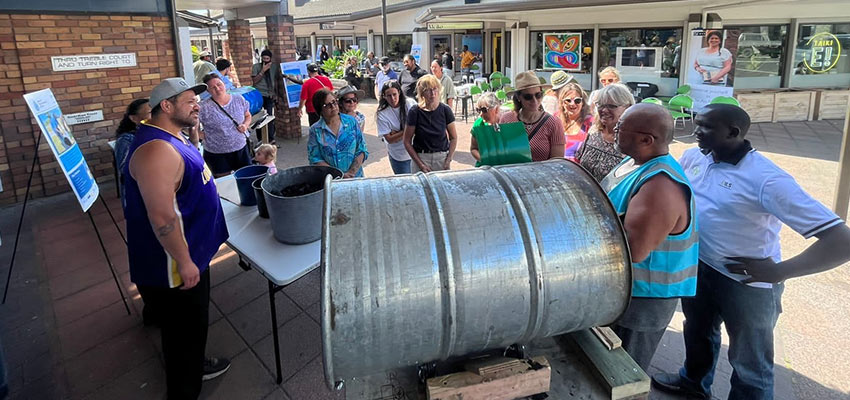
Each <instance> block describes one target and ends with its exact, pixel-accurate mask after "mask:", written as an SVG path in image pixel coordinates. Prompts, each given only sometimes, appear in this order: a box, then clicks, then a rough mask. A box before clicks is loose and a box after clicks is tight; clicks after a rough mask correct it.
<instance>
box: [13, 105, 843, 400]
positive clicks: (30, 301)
mask: <svg viewBox="0 0 850 400" xmlns="http://www.w3.org/2000/svg"><path fill="white" fill-rule="evenodd" d="M361 108H362V111H364V113H365V114H366V115H367V116H371V115H374V109H375V104H374V101H372V102H368V101H367V102H365V103H364V104H363V105H362V106H361ZM371 119H372V118H370V120H371ZM471 122H472V119H470V121H469V123H461V124H459V125H460V126H459V127H458V133H459V135H460V137H461V140H460V142H461V143H460V145H459V146H458V154H457V157H456V160H457V161H456V162H455V163H454V164H453V168H457V169H460V168H469V167H471V165H472V157H471V156H470V155H469V153H468V151H467V150H466V149H468V132H469V127H470V126H471ZM842 126H843V125H842V122H841V121H816V122H806V123H783V124H758V125H755V126H754V127H753V130H752V133H751V135H750V139H751V140H752V141H753V142H754V143H755V144H756V146H757V147H759V148H760V149H762V150H765V151H767V152H770V153H772V154H776V157H780V158H781V157H782V156H784V155H787V156H792V157H795V158H799V159H803V160H804V161H807V160H809V159H812V160H820V161H824V162H829V163H831V164H830V165H834V162H835V161H836V160H837V158H838V154H837V152H838V146H839V144H840V129H841V128H842ZM366 131H367V132H372V133H370V134H368V135H367V142H368V146H369V149H370V157H369V160H368V161H367V163H366V167H365V172H366V175H367V176H379V175H389V174H391V171H390V167H389V163H388V161H386V160H385V158H386V149H385V148H384V146H383V144H382V143H381V142H380V141H379V140H378V139H377V137H376V136H375V135H374V132H375V129H374V121H373V120H372V121H370V122H369V123H368V124H367V129H366ZM683 132H684V131H682V132H677V134H684V133H683ZM280 143H281V148H280V151H279V158H278V165H279V168H285V167H288V166H294V165H303V164H305V163H306V156H305V153H306V152H305V146H306V138H303V139H302V140H286V141H281V142H280ZM692 143H693V140H692V138H681V139H680V140H679V141H678V142H677V143H676V144H675V145H674V146H673V149H672V152H673V153H674V155H679V154H681V151H683V149H685V148H687V147H690V146H692V145H693V144H692ZM771 157H773V155H771ZM833 169H834V168H833ZM806 173H807V174H810V172H809V171H806ZM832 174H833V176H834V172H833V173H832ZM807 176H808V175H807ZM799 178H800V177H798V179H799ZM101 193H102V194H103V195H104V198H105V199H106V200H107V203H108V205H109V207H110V209H111V210H112V211H113V213H114V214H115V216H116V217H117V218H118V223H119V225H121V226H122V227H123V216H122V215H121V210H120V209H121V208H120V203H119V201H118V200H117V199H116V198H115V192H114V187H113V186H112V185H111V183H106V184H103V185H102V187H101ZM822 200H824V199H822ZM824 201H825V200H824ZM78 207H79V206H78V205H77V203H76V201H75V200H74V199H73V197H72V196H71V195H70V194H68V193H65V194H61V195H57V196H53V197H49V198H43V199H38V200H35V201H32V202H30V204H29V206H28V209H27V213H26V220H25V222H24V226H23V230H22V235H21V240H20V244H19V247H18V255H17V260H16V265H15V269H14V273H13V274H12V279H11V285H10V290H9V298H8V301H7V303H6V304H5V305H4V306H2V307H0V338H2V344H3V347H4V349H5V353H6V361H7V363H8V370H9V379H10V389H11V391H12V393H13V394H12V398H14V399H157V398H162V397H163V393H164V383H165V382H164V373H163V370H162V361H161V357H160V353H159V349H160V343H159V332H158V331H157V330H156V329H155V328H146V327H143V326H142V321H141V314H140V311H141V299H140V297H139V295H138V292H137V291H136V289H135V286H134V285H133V284H132V283H131V282H129V273H128V269H127V268H128V267H127V260H126V257H127V256H126V248H125V246H124V244H123V242H122V240H121V238H120V236H119V235H118V234H117V232H116V230H115V227H114V226H113V225H112V222H111V220H110V219H109V216H108V215H107V213H106V211H105V209H104V207H103V205H102V204H100V203H98V204H96V205H95V206H94V207H93V208H92V214H93V216H94V219H95V221H96V223H97V225H98V227H99V228H100V230H101V233H102V234H103V235H104V241H105V244H106V247H107V249H108V254H109V256H110V258H111V260H112V262H113V264H114V267H115V270H116V273H117V274H118V278H119V282H120V283H121V287H122V290H123V291H124V293H125V295H126V296H127V299H128V302H129V304H130V309H131V315H127V313H126V312H125V310H124V306H123V304H122V302H121V298H120V297H119V294H118V291H117V289H116V286H115V283H114V282H113V280H112V276H111V274H110V272H109V269H108V266H107V264H106V262H105V259H104V258H103V253H102V252H101V250H100V248H99V246H98V243H97V239H96V237H95V235H94V231H93V229H92V226H91V224H90V223H89V221H88V218H87V217H86V215H85V214H83V213H81V212H80V209H79V208H78ZM20 210H21V206H20V204H19V205H16V206H12V207H6V208H3V209H0V231H2V232H3V233H4V235H3V237H2V239H3V245H2V246H0V260H3V265H2V267H0V276H2V277H3V278H5V276H6V273H7V271H8V260H9V258H10V257H11V251H12V245H13V240H14V232H15V229H16V227H17V221H18V217H19V215H20ZM797 251H799V250H797ZM786 256H787V255H786ZM845 269H846V268H845ZM211 278H212V281H211V282H212V292H211V305H210V331H209V339H208V346H207V349H208V354H210V355H221V356H225V357H229V358H230V359H231V360H232V362H233V367H232V368H231V370H230V371H229V372H228V373H226V374H225V375H223V376H222V377H220V378H218V379H215V380H212V381H209V382H206V383H205V384H204V389H203V395H202V398H205V399H245V400H252V399H297V400H302V399H304V400H310V399H342V398H344V393H342V392H336V393H334V392H331V391H329V390H328V389H326V388H325V384H324V377H323V369H322V359H321V351H322V349H321V341H320V331H321V325H320V320H319V313H320V303H319V301H320V298H319V294H320V289H319V274H318V271H314V272H312V273H310V274H308V275H306V276H305V277H304V278H302V279H300V280H299V281H297V282H296V283H294V284H293V285H291V286H290V287H288V288H287V289H285V290H283V291H282V292H281V293H280V294H279V295H278V296H277V304H276V306H277V313H278V315H277V318H278V324H279V328H280V337H281V361H282V366H283V374H284V381H283V383H282V384H280V385H277V384H275V382H274V355H273V348H272V343H271V327H270V326H269V318H268V314H269V303H268V295H267V286H266V280H265V279H264V278H263V277H262V276H261V275H260V274H258V273H256V272H254V271H243V270H242V269H241V268H240V267H239V266H238V265H237V257H236V255H235V253H233V252H232V251H230V250H229V249H227V248H226V247H223V248H222V250H221V251H220V252H219V253H218V254H217V255H216V258H215V259H214V261H213V264H212V266H211ZM845 299H846V297H845ZM786 300H787V299H786ZM780 321H781V322H780V327H779V328H777V330H778V331H779V330H780V329H781V328H782V325H783V324H782V320H780ZM681 326H682V315H681V313H677V314H676V317H675V318H674V320H673V322H672V323H671V324H670V328H669V329H668V332H667V334H666V335H665V337H664V340H663V342H662V345H661V347H660V349H659V351H658V353H657V355H656V357H655V360H654V362H653V366H652V368H651V370H650V371H649V372H650V373H653V372H656V371H659V370H662V371H674V370H676V369H677V368H678V367H679V366H680V365H681V362H682V358H683V345H682V338H681ZM791 326H792V327H793V324H792V325H791ZM777 338H778V343H777V357H776V359H777V363H778V364H777V383H776V388H777V396H776V397H777V398H779V399H797V398H800V399H802V398H812V397H809V396H806V395H805V394H802V395H801V393H799V392H800V390H804V391H806V393H815V391H816V393H819V395H818V397H817V398H847V397H846V396H847V394H846V389H844V390H843V391H842V390H840V389H834V388H830V387H827V386H828V385H822V384H820V383H819V382H820V381H821V379H824V378H823V377H821V376H805V375H802V374H800V373H799V372H795V371H793V370H790V369H788V368H786V366H787V364H788V363H787V360H788V355H787V353H786V352H785V350H784V346H785V344H784V343H783V339H782V338H783V335H782V334H781V332H777ZM839 341H840V342H841V343H843V344H846V343H847V340H846V339H844V338H842V339H840V340H839ZM795 347H796V346H795ZM724 350H725V345H724ZM810 351H817V349H813V350H810ZM726 360H727V358H726V355H725V351H724V355H723V357H721V361H720V364H719V367H718V373H717V378H716V380H715V381H716V384H715V388H714V394H715V397H716V398H725V396H726V393H728V390H729V387H728V380H729V376H730V374H731V368H730V367H729V365H728V361H726ZM841 374H842V373H839V376H840V375H841ZM843 374H845V376H846V372H843ZM845 380H846V379H845ZM801 382H802V383H801ZM800 385H804V386H801V387H803V388H804V389H798V386H800ZM805 385H809V386H805ZM792 386H793V387H792ZM833 386H834V385H833ZM651 398H657V399H666V398H669V397H666V396H662V395H659V394H657V393H653V395H652V396H651Z"/></svg>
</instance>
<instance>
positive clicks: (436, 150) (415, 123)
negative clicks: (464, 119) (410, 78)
mask: <svg viewBox="0 0 850 400" xmlns="http://www.w3.org/2000/svg"><path fill="white" fill-rule="evenodd" d="M441 90H443V85H442V84H440V81H439V80H438V79H437V77H436V76H434V75H425V76H422V77H421V78H419V80H418V81H417V82H416V98H418V99H419V104H417V105H415V106H413V107H412V108H411V109H410V112H409V113H407V127H405V128H404V148H405V149H407V154H409V155H410V159H411V160H413V163H412V164H411V165H410V167H411V172H419V171H422V172H431V171H443V170H448V169H449V167H450V166H451V163H452V156H453V155H454V153H455V149H456V148H457V131H455V115H454V113H452V109H451V108H449V106H447V105H445V104H444V103H441V102H440V91H441Z"/></svg>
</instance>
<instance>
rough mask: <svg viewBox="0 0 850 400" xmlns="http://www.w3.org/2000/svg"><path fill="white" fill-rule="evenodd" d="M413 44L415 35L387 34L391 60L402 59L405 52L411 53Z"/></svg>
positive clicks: (388, 51)
mask: <svg viewBox="0 0 850 400" xmlns="http://www.w3.org/2000/svg"><path fill="white" fill-rule="evenodd" d="M412 46H413V35H387V54H386V56H387V57H389V58H390V61H399V62H400V61H401V59H402V58H404V55H405V54H410V48H411V47H412Z"/></svg>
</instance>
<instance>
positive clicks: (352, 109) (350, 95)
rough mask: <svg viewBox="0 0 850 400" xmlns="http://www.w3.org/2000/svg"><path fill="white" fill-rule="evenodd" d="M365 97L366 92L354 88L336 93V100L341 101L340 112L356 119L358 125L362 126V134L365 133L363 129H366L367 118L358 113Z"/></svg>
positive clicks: (348, 87) (343, 89) (349, 87)
mask: <svg viewBox="0 0 850 400" xmlns="http://www.w3.org/2000/svg"><path fill="white" fill-rule="evenodd" d="M365 95H366V92H364V91H362V90H358V89H357V88H355V87H354V86H346V87H344V88H342V89H340V90H339V91H338V92H337V93H336V99H337V101H339V112H340V113H341V114H346V115H350V116H352V117H354V119H356V120H357V125H359V126H360V132H363V128H365V127H366V116H365V115H363V113H362V112H360V111H357V104H359V103H360V99H362V98H363V96H365Z"/></svg>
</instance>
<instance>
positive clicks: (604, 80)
mask: <svg viewBox="0 0 850 400" xmlns="http://www.w3.org/2000/svg"><path fill="white" fill-rule="evenodd" d="M615 81H616V79H614V78H611V79H602V78H600V79H599V83H614V82H615Z"/></svg>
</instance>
